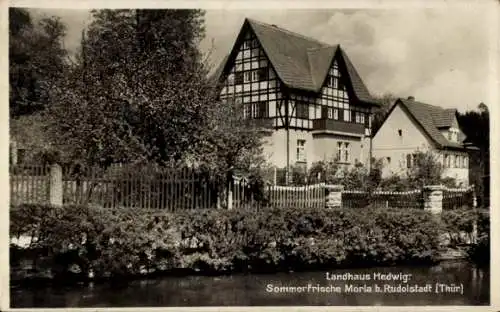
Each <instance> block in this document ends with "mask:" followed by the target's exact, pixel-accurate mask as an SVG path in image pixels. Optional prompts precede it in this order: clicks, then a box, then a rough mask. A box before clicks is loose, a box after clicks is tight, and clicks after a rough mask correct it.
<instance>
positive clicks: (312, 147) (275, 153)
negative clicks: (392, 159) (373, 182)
mask: <svg viewBox="0 0 500 312" xmlns="http://www.w3.org/2000/svg"><path fill="white" fill-rule="evenodd" d="M289 136H290V143H289V148H290V165H291V166H293V165H294V164H295V162H296V161H297V140H305V141H306V145H305V153H306V160H307V167H308V168H309V167H310V166H311V165H312V164H313V163H314V162H317V161H321V160H329V159H331V158H332V157H334V156H335V155H336V153H337V142H339V141H342V142H349V143H350V153H351V163H352V164H354V161H355V160H356V159H357V160H358V161H361V162H363V163H365V164H366V163H368V160H369V153H370V145H369V144H370V140H369V138H365V139H361V138H357V137H350V136H340V135H333V134H323V135H312V133H311V132H310V131H305V130H290V132H289ZM286 146H287V140H286V131H285V129H279V130H275V131H274V132H273V133H272V134H271V135H269V136H267V137H266V140H265V143H264V154H265V156H266V157H267V159H268V160H269V162H270V163H271V164H273V165H275V166H277V167H279V168H284V167H286Z"/></svg>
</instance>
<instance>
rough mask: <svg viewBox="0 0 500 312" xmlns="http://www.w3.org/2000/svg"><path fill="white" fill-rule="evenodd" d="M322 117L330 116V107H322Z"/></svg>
mask: <svg viewBox="0 0 500 312" xmlns="http://www.w3.org/2000/svg"><path fill="white" fill-rule="evenodd" d="M321 118H325V119H326V118H328V107H325V106H322V107H321Z"/></svg>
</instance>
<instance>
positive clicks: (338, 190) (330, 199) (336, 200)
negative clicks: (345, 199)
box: [325, 185, 344, 209]
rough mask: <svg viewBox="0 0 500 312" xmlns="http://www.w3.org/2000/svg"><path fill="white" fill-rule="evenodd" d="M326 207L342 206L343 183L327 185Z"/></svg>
mask: <svg viewBox="0 0 500 312" xmlns="http://www.w3.org/2000/svg"><path fill="white" fill-rule="evenodd" d="M325 190H326V208H329V209H332V208H342V191H343V190H344V187H343V186H342V185H325Z"/></svg>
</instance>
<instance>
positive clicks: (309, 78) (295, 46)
mask: <svg viewBox="0 0 500 312" xmlns="http://www.w3.org/2000/svg"><path fill="white" fill-rule="evenodd" d="M245 27H250V28H251V29H252V31H253V32H254V33H255V35H256V36H257V38H258V40H259V42H260V44H261V46H262V48H263V49H264V52H265V53H266V55H267V57H268V58H269V61H270V62H271V64H272V66H273V68H274V69H275V70H276V74H277V75H278V77H279V78H280V79H281V81H282V83H283V84H285V85H286V86H288V87H289V88H292V89H300V90H305V91H312V92H319V91H320V89H321V87H322V85H323V82H324V81H325V79H326V75H327V73H328V69H329V68H330V66H331V64H332V61H333V58H334V57H335V55H338V56H339V60H340V61H341V62H342V63H343V64H339V65H343V66H345V71H346V73H347V76H348V78H349V80H350V82H351V85H352V91H353V94H354V96H355V97H356V98H357V99H358V100H360V101H362V102H365V103H369V104H373V105H378V103H377V102H376V101H375V100H374V99H373V98H372V97H371V95H370V93H369V92H368V89H367V88H366V86H365V84H364V82H363V81H362V79H361V77H360V75H359V74H358V72H357V71H356V69H355V68H354V65H353V64H352V62H351V61H350V60H349V58H348V57H347V54H346V53H345V52H344V51H343V49H342V48H341V47H340V45H329V44H327V43H324V42H320V41H318V40H315V39H313V38H309V37H306V36H303V35H300V34H297V33H294V32H291V31H289V30H286V29H283V28H280V27H277V26H275V25H269V24H266V23H262V22H259V21H256V20H253V19H245V23H244V24H243V27H242V31H243V29H245ZM240 35H241V32H240ZM228 60H229V57H226V58H225V59H224V60H223V62H222V64H221V66H220V67H219V69H218V70H217V71H216V72H215V74H214V76H215V77H216V78H217V79H218V78H220V76H221V75H222V73H223V72H224V68H225V65H226V63H227V61H228Z"/></svg>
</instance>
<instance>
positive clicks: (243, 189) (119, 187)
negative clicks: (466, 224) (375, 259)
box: [10, 165, 474, 212]
mask: <svg viewBox="0 0 500 312" xmlns="http://www.w3.org/2000/svg"><path fill="white" fill-rule="evenodd" d="M62 191H63V192H62V198H63V203H64V204H90V205H96V206H101V207H106V208H121V207H128V208H138V209H139V208H141V209H152V210H157V209H161V210H168V211H172V212H173V211H178V210H186V209H190V210H191V209H215V208H227V207H232V208H233V209H244V208H258V209H261V208H269V207H283V208H287V207H290V208H292V207H297V208H309V207H311V208H312V207H315V208H319V207H325V204H326V201H327V195H328V191H327V187H326V185H325V184H324V183H319V184H313V185H305V186H278V185H266V186H265V188H264V192H263V193H262V194H259V190H257V189H255V188H254V186H252V185H251V183H249V182H248V181H246V180H245V179H243V178H237V177H235V180H234V183H232V184H231V186H230V187H229V189H226V188H225V187H223V186H221V185H217V184H216V183H214V182H211V181H210V180H209V179H208V177H207V176H204V175H202V174H201V173H198V172H196V171H194V170H191V169H188V168H185V169H181V170H180V169H174V168H153V167H121V166H115V167H113V168H110V169H108V170H106V171H105V172H102V171H99V170H98V169H95V168H94V169H92V170H88V171H86V172H78V171H77V170H75V169H74V168H63V170H62ZM49 193H50V168H49V167H45V166H40V165H21V166H15V167H11V168H10V199H11V203H12V204H21V203H42V204H47V203H49ZM473 197H474V194H473V188H466V189H445V190H444V191H443V209H445V210H447V209H455V208H459V207H462V206H468V207H472V205H473ZM342 206H343V207H345V208H365V207H369V206H370V207H379V208H393V207H397V208H403V209H411V208H415V209H422V208H423V206H424V205H423V193H422V190H414V191H409V192H382V191H378V192H374V193H367V192H362V191H354V190H345V191H343V192H342Z"/></svg>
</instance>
